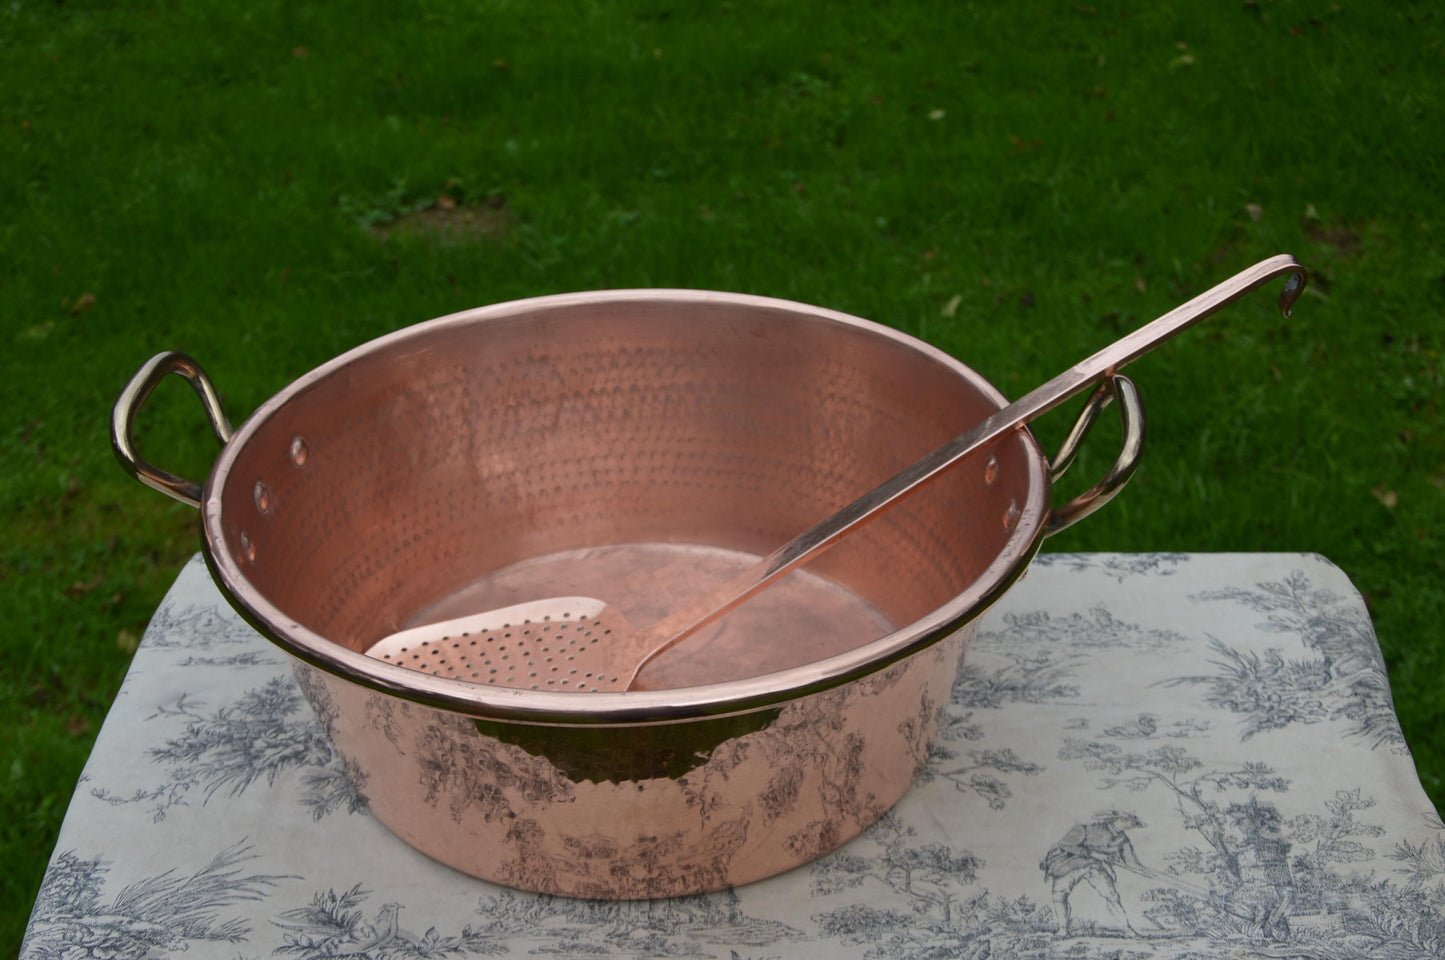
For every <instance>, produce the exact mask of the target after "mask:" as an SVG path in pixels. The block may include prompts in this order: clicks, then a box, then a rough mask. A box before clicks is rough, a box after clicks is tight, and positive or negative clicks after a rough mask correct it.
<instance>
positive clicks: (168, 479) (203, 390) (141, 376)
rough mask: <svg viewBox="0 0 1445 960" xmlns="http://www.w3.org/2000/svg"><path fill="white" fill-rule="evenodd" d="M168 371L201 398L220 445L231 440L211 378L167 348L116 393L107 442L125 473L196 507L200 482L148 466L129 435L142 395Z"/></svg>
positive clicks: (142, 402) (146, 393) (143, 400)
mask: <svg viewBox="0 0 1445 960" xmlns="http://www.w3.org/2000/svg"><path fill="white" fill-rule="evenodd" d="M172 373H178V374H180V375H181V376H183V377H185V378H186V381H187V382H189V383H190V385H191V386H192V387H193V388H194V389H195V391H196V396H198V397H200V398H201V404H202V406H204V407H205V408H206V417H207V419H209V420H210V422H211V431H212V432H213V433H215V435H216V439H217V440H219V441H221V444H222V445H225V444H226V442H227V441H229V440H230V439H231V422H230V421H229V420H227V419H226V414H225V411H223V410H222V409H221V398H220V397H219V396H218V395H217V394H216V388H215V386H214V385H213V384H212V383H211V378H210V377H208V376H206V371H204V370H202V369H201V365H200V364H199V363H197V362H196V361H194V360H192V359H191V358H190V357H188V356H186V355H185V354H184V353H178V352H176V351H174V350H168V351H166V352H165V353H158V354H156V355H155V356H153V357H151V358H150V359H149V360H147V361H146V362H145V363H144V364H142V365H141V368H140V369H139V370H137V371H136V372H135V376H133V377H131V378H130V382H129V383H127V384H126V385H125V389H124V390H122V391H121V392H120V397H119V398H118V399H117V400H116V401H115V409H114V410H112V411H111V415H110V445H111V448H112V449H114V450H115V457H116V459H117V460H119V461H120V465H121V466H122V467H124V468H125V472H126V473H128V474H130V475H131V476H133V477H135V478H136V479H137V480H139V481H140V482H141V483H143V484H145V485H146V486H148V487H150V488H151V489H153V490H159V491H160V492H161V493H164V494H165V495H166V496H168V497H174V498H175V499H177V500H179V501H181V503H188V504H190V505H191V506H193V507H199V506H200V505H201V485H200V484H199V483H192V482H191V481H190V480H185V479H183V478H181V477H178V476H176V475H175V474H172V473H167V472H166V471H164V470H162V469H160V468H159V467H156V466H154V465H152V464H151V463H150V462H149V461H147V460H145V459H144V458H143V457H141V455H140V454H139V453H137V452H136V449H135V438H134V437H133V436H132V435H131V430H132V428H133V427H134V425H135V417H136V414H137V413H139V412H140V408H141V406H142V405H143V404H144V403H145V402H146V398H147V397H149V396H150V394H151V391H152V390H154V389H155V388H156V385H157V384H159V383H160V382H161V381H162V380H164V379H165V378H166V377H167V376H169V375H170V374H172Z"/></svg>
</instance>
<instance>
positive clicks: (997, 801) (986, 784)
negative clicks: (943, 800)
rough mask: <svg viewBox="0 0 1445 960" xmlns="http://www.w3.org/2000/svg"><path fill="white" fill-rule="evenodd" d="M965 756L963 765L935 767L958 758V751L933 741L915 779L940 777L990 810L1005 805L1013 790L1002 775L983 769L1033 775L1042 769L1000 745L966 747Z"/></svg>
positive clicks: (948, 764)
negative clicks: (930, 755)
mask: <svg viewBox="0 0 1445 960" xmlns="http://www.w3.org/2000/svg"><path fill="white" fill-rule="evenodd" d="M968 757H969V760H970V761H971V762H970V763H967V764H965V765H964V766H961V767H954V768H953V769H952V770H938V766H939V765H944V766H953V761H956V760H957V759H958V754H957V753H955V752H954V751H953V750H951V749H949V748H948V747H945V746H943V745H935V746H934V749H933V751H932V758H931V760H930V763H929V765H928V766H927V767H926V768H925V771H924V772H923V773H921V774H920V775H919V777H918V780H917V782H918V783H920V784H923V783H929V782H931V781H932V780H934V779H936V778H937V777H942V778H944V779H945V780H948V781H950V782H951V783H952V784H953V785H954V787H955V789H957V790H959V791H960V792H962V793H972V794H975V795H976V796H978V797H980V798H981V799H983V800H984V801H985V802H986V803H987V804H988V807H989V809H990V810H1002V809H1004V808H1005V807H1006V806H1007V801H1008V800H1009V799H1010V798H1012V797H1013V791H1012V790H1011V789H1009V786H1008V784H1007V783H1006V782H1005V781H1004V780H1003V779H1002V778H1000V777H997V776H993V775H992V774H990V773H988V772H987V771H995V772H997V773H1001V774H1021V775H1023V776H1028V777H1032V776H1036V775H1038V774H1040V773H1042V772H1043V771H1044V768H1043V767H1042V766H1041V765H1039V764H1037V763H1033V762H1031V761H1028V760H1024V759H1023V758H1022V757H1020V756H1019V755H1018V754H1017V753H1015V752H1014V751H1013V749H1012V748H1011V747H1004V748H1003V749H1001V750H970V751H968Z"/></svg>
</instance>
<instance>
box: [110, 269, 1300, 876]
mask: <svg viewBox="0 0 1445 960" xmlns="http://www.w3.org/2000/svg"><path fill="white" fill-rule="evenodd" d="M1277 259H1279V258H1277ZM1284 259H1287V258H1284ZM1289 262H1290V263H1291V264H1292V263H1293V261H1289ZM1270 263H1273V262H1272V261H1271V262H1270ZM1275 267H1276V268H1277V269H1274V272H1273V273H1270V274H1269V276H1273V275H1275V274H1277V273H1281V272H1286V269H1285V267H1284V265H1282V264H1275ZM1296 269H1297V266H1296ZM1262 279H1264V277H1262V278H1261V280H1260V281H1258V282H1262ZM1252 285H1257V282H1256V283H1254V284H1252ZM170 372H177V373H180V374H182V375H183V376H185V377H186V378H187V379H188V380H190V381H191V382H192V384H193V385H194V386H195V387H196V389H197V392H198V393H199V394H200V395H201V396H202V399H203V401H204V402H205V404H206V407H207V410H208V411H209V413H210V416H211V420H212V425H213V427H214V429H215V431H216V433H217V435H218V437H220V438H221V439H222V441H223V443H224V446H223V448H222V451H221V454H220V456H219V457H218V459H217V461H216V463H215V465H214V467H213V469H212V471H211V474H210V476H209V478H208V480H207V481H206V483H205V486H204V488H200V487H198V486H197V485H195V484H192V483H189V482H187V481H185V480H181V479H180V478H176V477H173V476H170V475H169V474H166V473H164V472H163V471H160V470H158V469H157V468H155V467H153V466H151V465H150V464H148V463H146V462H145V461H144V460H142V459H141V458H140V457H139V456H138V455H137V454H136V453H135V451H134V447H133V444H132V443H131V441H130V424H131V422H132V420H133V418H134V416H135V414H136V411H137V409H138V408H139V406H140V405H141V404H142V403H143V402H144V400H145V397H146V395H147V394H148V393H149V392H150V390H151V389H152V388H153V387H154V385H155V384H156V382H158V381H159V380H160V379H162V378H163V377H164V376H166V375H167V374H168V373H170ZM1106 384H1107V385H1108V394H1107V395H1111V396H1117V397H1118V398H1119V399H1120V400H1121V401H1123V402H1121V403H1120V407H1121V408H1122V414H1121V419H1122V420H1123V421H1124V422H1125V424H1126V433H1128V434H1130V435H1132V436H1133V437H1134V439H1135V440H1136V441H1137V440H1138V439H1139V437H1140V435H1141V434H1140V432H1141V431H1142V412H1141V411H1140V410H1139V408H1138V403H1137V397H1136V396H1135V394H1134V392H1133V390H1132V387H1131V386H1130V385H1128V384H1127V381H1124V380H1123V379H1122V378H1111V379H1109V380H1107V381H1106ZM1105 395H1106V394H1100V395H1099V397H1097V398H1096V399H1095V401H1093V402H1091V403H1090V405H1089V406H1088V408H1087V412H1088V416H1089V417H1092V415H1093V414H1094V413H1097V411H1098V409H1099V408H1100V406H1102V402H1101V401H1102V398H1103V397H1104V396H1105ZM1004 405H1005V400H1004V398H1003V396H1002V395H1001V394H999V392H998V391H997V390H996V389H994V388H993V387H992V386H991V385H989V384H988V383H987V382H986V381H984V380H983V379H982V378H981V377H980V376H979V375H978V374H976V373H974V372H973V371H972V370H970V369H969V368H968V367H966V366H964V365H963V364H962V363H960V362H958V361H957V360H954V359H953V358H951V357H949V356H947V355H946V354H944V353H942V352H940V351H938V350H936V349H934V348H933V347H930V346H928V345H927V344H924V343H921V342H919V341H917V340H914V339H912V338H910V337H908V336H906V335H904V334H901V333H899V332H897V331H894V330H890V329H888V328H885V327H882V326H879V325H877V324H873V323H870V322H867V321H864V320H860V319H857V318H855V317H850V316H846V315H844V314H840V313H836V312H833V311H829V310H824V309H821V308H817V307H810V306H804V305H801V304H796V303H790V302H785V301H780V300H772V299H765V298H761V297H752V296H744V295H739V294H723V293H706V292H697V291H675V290H645V291H617V292H603V293H585V294H571V295H562V296H553V297H543V298H539V299H534V300H526V301H520V302H514V303H505V304H500V305H496V306H491V307H484V308H481V309H477V310H471V311H467V312H464V313H459V314H454V315H452V316H448V317H443V318H441V319H438V320H433V321H430V322H428V323H423V324H419V325H417V326H413V327H409V328H407V329H404V330H400V331H398V332H396V333H393V334H391V335H389V336H385V337H382V338H381V339H379V340H376V341H373V342H371V343H368V344H366V345H364V346H361V347H358V348H356V349H354V350H352V351H350V352H348V353H346V354H344V355H342V356H340V357H338V358H336V359H334V360H332V361H330V362H328V363H326V364H324V365H323V366H321V367H319V368H317V369H316V370H314V371H312V372H311V373H308V374H306V375H305V376H303V377H301V378H300V379H298V380H297V381H295V382H294V383H292V384H291V385H290V386H288V387H286V388H285V389H284V390H282V391H281V392H280V393H278V394H277V395H276V396H274V397H273V398H272V399H270V400H268V401H267V402H266V403H265V404H263V405H262V406H261V407H260V408H259V409H258V410H256V412H255V413H253V414H252V415H251V417H250V418H249V419H247V421H246V422H245V423H244V424H243V425H242V426H241V427H240V428H239V429H238V430H237V431H235V433H234V435H232V434H231V431H230V427H229V426H228V424H227V423H226V420H225V417H224V415H223V414H222V413H221V410H220V405H219V402H218V401H217V400H216V396H215V391H214V389H213V388H212V387H211V386H210V382H209V380H208V379H206V378H205V375H204V374H203V373H202V372H201V371H200V369H199V367H197V366H196V365H195V363H194V361H191V360H190V359H189V358H186V357H184V356H183V355H180V354H162V355H160V356H158V357H156V358H153V359H152V361H150V362H149V363H148V364H147V365H146V366H145V367H143V368H142V370H141V371H140V372H139V373H137V375H136V377H135V378H133V380H132V382H131V384H130V385H129V386H128V387H127V389H126V391H125V393H124V394H123V395H122V397H121V400H120V401H119V402H118V404H117V407H116V413H115V418H114V429H115V437H116V446H117V450H118V452H120V453H121V457H122V462H123V463H125V464H126V466H127V468H128V469H130V470H132V471H133V472H135V473H136V474H137V476H138V477H139V478H140V479H142V480H143V481H144V482H146V483H148V484H149V485H151V486H154V487H156V488H157V489H162V490H164V491H165V492H168V493H170V494H171V495H173V496H177V497H178V498H181V499H186V500H189V501H191V502H197V503H198V504H199V505H200V507H201V511H202V533H203V547H204V553H205V556H206V559H207V562H208V563H209V565H210V567H211V570H212V573H213V575H214V577H215V579H216V581H217V583H218V585H219V586H220V588H221V589H222V591H223V592H224V593H225V594H226V596H227V597H228V599H229V600H230V601H231V602H232V603H233V604H234V605H235V606H236V607H237V609H238V610H239V611H240V612H241V613H242V614H243V615H244V616H245V617H246V618H247V619H248V620H249V621H250V622H251V623H252V624H254V625H255V626H256V627H257V628H258V629H259V630H261V631H262V632H263V633H265V634H266V635H267V636H268V637H270V638H271V639H272V640H273V641H275V642H276V643H277V644H279V645H280V646H281V647H283V648H284V649H286V650H287V651H289V652H290V653H292V654H294V655H295V656H296V657H297V658H298V662H297V664H296V673H297V677H298V680H299V682H300V684H301V687H302V689H303V690H304V691H305V692H306V694H307V696H308V698H309V699H310V700H311V702H312V704H313V706H314V707H315V708H316V712H317V715H318V717H319V718H320V720H321V722H322V724H323V725H324V727H325V728H326V730H327V733H328V734H329V735H330V737H331V738H332V740H333V742H334V744H335V746H336V748H337V750H338V751H339V752H340V754H341V755H342V756H343V757H344V758H345V760H346V763H347V767H348V770H349V771H350V772H351V774H352V777H353V780H354V782H355V784H356V786H357V788H358V789H359V791H360V792H361V793H362V794H363V795H364V796H365V797H366V798H367V800H368V802H369V805H370V809H371V811H372V812H373V813H374V814H375V815H376V816H377V817H378V818H379V819H380V820H382V821H383V822H384V823H386V824H387V825H388V826H389V827H390V828H391V829H392V830H393V831H395V832H396V833H397V834H398V835H399V836H400V837H402V838H403V839H404V840H406V841H407V842H408V843H410V844H412V845H414V846H416V847H417V848H419V849H421V850H422V851H424V852H426V853H428V854H430V855H431V856H433V857H436V858H437V859H439V860H442V861H443V862H446V863H448V864H451V865H452V866H454V867H456V868H458V869H460V870H464V871H466V872H468V873H471V874H474V875H476V876H479V877H484V878H486V879H489V880H494V881H497V882H501V883H505V884H509V885H512V886H517V887H521V888H525V889H530V890H537V891H542V892H547V893H556V894H564V895H572V896H589V897H616V898H638V897H657V896H671V895H678V894H683V893H692V892H698V891H704V890H710V889H716V888H720V887H724V886H728V885H734V884H739V883H744V882H747V881H750V880H755V879H759V878H761V877H765V876H769V875H771V874H774V873H777V872H780V871H782V870H785V869H788V868H790V867H792V866H795V865H797V864H801V863H804V862H806V861H808V860H810V859H812V858H814V857H816V856H818V855H820V854H822V853H824V852H826V851H828V850H831V849H833V848H834V847H836V846H838V845H839V844H841V843H843V842H844V841H846V840H847V839H849V838H850V837H852V836H853V835H855V834H857V833H858V832H859V831H860V830H862V829H863V828H864V827H866V826H867V825H868V824H869V823H871V822H872V821H873V820H874V819H876V818H877V817H878V816H879V815H880V814H881V813H882V812H883V811H885V810H886V809H887V808H888V807H889V806H891V805H892V804H893V803H894V802H895V801H896V800H897V799H898V798H899V796H901V795H902V793H903V792H904V791H905V790H906V789H907V788H908V786H909V784H910V783H911V781H912V780H913V777H914V774H915V773H916V771H917V770H918V768H919V766H920V765H921V764H922V763H923V762H924V760H925V758H926V756H927V753H928V749H929V745H930V743H931V740H932V738H933V736H934V733H935V730H936V725H937V716H938V712H939V709H940V707H941V706H942V705H943V704H944V703H945V702H946V700H947V698H948V696H949V693H950V689H951V686H952V683H953V680H954V676H955V673H956V671H957V668H958V664H959V661H960V658H961V657H962V656H963V654H964V651H965V649H966V647H967V644H968V640H969V637H970V636H971V633H972V624H973V621H974V619H975V618H976V617H977V616H978V614H979V613H980V612H982V610H984V609H985V608H986V607H987V606H988V605H989V604H990V603H991V602H992V601H993V600H995V599H996V598H997V597H998V596H999V595H1001V594H1002V593H1003V592H1004V591H1005V590H1006V589H1007V588H1008V587H1009V586H1010V585H1011V584H1012V583H1013V582H1014V581H1015V580H1017V579H1018V577H1020V576H1021V575H1022V574H1023V572H1024V571H1025V569H1026V567H1027V565H1028V562H1029V560H1030V559H1031V558H1032V557H1033V555H1034V554H1035V552H1036V551H1037V550H1038V548H1039V545H1040V543H1041V541H1042V539H1043V537H1044V535H1045V533H1046V532H1047V531H1048V529H1049V525H1050V519H1051V517H1053V516H1055V515H1056V513H1057V512H1056V511H1053V510H1051V508H1050V503H1049V500H1050V489H1051V486H1050V482H1051V481H1050V464H1049V461H1048V459H1047V458H1046V457H1045V456H1044V455H1043V453H1042V452H1041V451H1040V449H1039V447H1038V445H1037V443H1036V442H1035V440H1034V438H1033V436H1032V434H1031V433H1029V432H1028V431H1027V430H1021V431H1020V432H1018V433H1017V434H1014V435H1013V436H1010V437H1008V438H1006V439H1005V440H1003V441H1001V442H1000V443H999V444H998V445H997V446H995V447H993V448H992V449H991V450H988V451H984V452H982V453H981V454H980V455H979V456H978V457H976V458H974V459H972V460H968V461H965V462H963V463H961V464H959V465H958V466H957V467H955V468H952V469H951V470H950V471H949V472H948V473H947V474H945V475H942V476H940V477H939V478H938V479H937V480H936V481H934V482H932V483H931V484H930V485H929V486H928V487H926V488H925V489H923V490H921V491H920V492H918V493H916V494H914V495H912V496H911V497H910V498H909V499H908V500H907V501H905V502H902V503H899V504H898V505H896V506H894V507H892V508H891V509H890V510H889V511H888V512H887V514H886V515H883V516H881V517H880V518H879V519H878V520H877V521H876V522H874V523H872V524H871V525H870V526H868V527H867V528H866V529H864V530H861V531H859V532H857V533H855V534H853V535H852V536H850V537H849V538H848V539H846V540H845V541H843V542H841V543H840V544H839V545H838V546H836V547H835V548H834V549H833V550H832V551H831V552H829V553H828V554H826V555H825V556H823V557H821V558H820V559H818V560H816V561H814V562H813V563H811V564H810V565H809V566H808V567H806V568H804V569H802V570H798V571H794V572H793V573H790V574H789V575H787V576H786V577H785V578H783V579H782V580H781V581H779V582H778V583H777V584H774V585H773V586H771V587H769V588H768V589H767V590H765V591H764V592H763V593H761V594H759V595H758V596H757V597H755V598H754V599H753V600H751V601H750V602H749V603H747V604H744V605H743V606H741V607H739V608H737V609H736V610H734V611H732V612H731V613H729V614H728V615H726V616H725V617H723V618H722V619H721V620H719V621H717V622H716V623H714V624H712V625H711V626H710V627H708V628H707V629H705V630H703V631H700V632H699V633H697V634H695V635H694V636H693V637H691V638H690V639H689V640H687V641H686V642H685V643H683V644H682V645H681V646H679V647H678V648H677V649H676V650H674V651H672V652H671V653H669V654H668V655H667V656H665V657H662V658H659V660H657V661H656V662H655V663H653V664H651V665H650V666H649V667H648V668H647V670H646V672H645V673H644V674H643V676H642V677H641V678H640V680H641V681H642V686H644V687H645V688H646V689H640V690H634V691H629V692H626V693H596V694H589V695H583V694H575V693H549V692H546V691H530V690H517V689H506V688H498V687H487V686H482V685H478V684H475V683H469V682H466V681H463V680H459V679H446V678H439V677H431V676H426V675H423V674H419V673H416V672H415V671H411V670H407V669H405V668H403V667H399V666H395V665H393V664H388V663H383V662H380V661H378V660H376V659H373V658H369V657H367V656H366V655H365V654H364V653H363V651H364V650H366V649H367V648H368V647H369V646H370V645H371V644H373V643H375V642H376V641H377V640H378V639H380V638H381V637H384V636H386V635H388V634H390V633H393V632H395V631H397V630H399V629H402V628H404V627H407V626H409V625H412V624H415V623H417V622H421V621H424V620H426V619H438V618H441V617H446V616H455V615H458V614H461V613H465V612H468V611H469V610H484V609H489V608H492V607H498V606H505V605H507V604H508V603H513V602H518V601H520V600H525V599H531V598H535V597H538V596H548V595H555V594H561V593H575V594H583V595H592V596H606V597H608V598H609V601H610V602H612V603H615V604H617V605H618V606H619V607H621V608H622V609H623V610H624V611H625V612H626V613H627V615H628V616H629V618H631V619H632V620H633V621H634V622H638V623H648V622H650V621H651V620H652V619H656V618H657V617H660V616H662V615H663V614H664V613H666V612H667V611H668V610H669V609H671V608H673V607H675V606H677V605H678V604H679V603H681V602H682V601H684V600H685V599H687V598H688V597H689V596H691V595H693V594H695V593H696V592H698V591H699V590H700V589H703V588H705V587H706V586H707V585H709V584H711V583H714V582H716V581H717V580H720V579H722V578H724V577H726V576H727V575H729V574H730V573H732V572H735V571H736V570H738V569H740V568H741V566H743V565H745V564H746V563H747V562H749V561H750V560H753V559H755V558H756V557H757V556H759V555H762V554H766V553H767V552H768V551H769V550H770V549H772V548H773V547H775V546H776V545H777V544H779V543H781V542H784V541H785V540H787V539H788V538H789V537H791V536H792V535H793V534H795V533H797V532H798V531H799V530H802V529H805V528H807V527H808V526H809V525H810V524H811V523H813V522H814V521H816V520H818V519H819V518H820V517H823V516H826V515H828V514H829V513H830V512H832V511H833V510H834V509H835V508H836V507H837V506H838V505H839V504H841V503H845V502H847V501H848V500H849V499H851V498H852V497H853V496H854V495H856V494H857V493H858V492H859V491H862V490H867V489H869V488H870V487H872V486H874V485H876V484H878V483H879V482H880V481H882V480H884V479H886V478H887V477H888V476H889V475H890V474H892V473H893V472H894V471H895V470H897V469H898V468H899V467H900V466H901V465H903V464H907V463H909V462H911V461H912V460H914V459H916V458H917V457H919V456H920V455H921V454H923V453H925V452H927V451H928V450H930V449H932V448H934V447H936V446H938V445H939V444H940V443H942V442H943V441H944V440H946V439H948V438H949V437H951V436H953V435H954V434H955V433H956V432H957V431H958V429H959V427H960V425H961V424H966V423H969V422H972V421H977V420H981V419H983V418H985V417H986V416H988V415H989V414H990V413H991V412H993V411H996V410H998V409H1000V408H1001V407H1003V406H1004ZM1137 452H1138V444H1137V442H1136V443H1135V444H1134V446H1133V448H1132V452H1131V453H1130V454H1129V455H1128V456H1127V457H1125V458H1123V459H1124V461H1125V462H1120V463H1118V464H1116V468H1115V470H1114V471H1112V472H1111V475H1112V476H1114V478H1115V479H1114V480H1113V481H1111V482H1117V480H1118V478H1119V477H1124V476H1127V474H1128V472H1129V470H1130V469H1132V460H1133V458H1134V457H1136V456H1137ZM1068 509H1069V508H1065V509H1064V514H1063V515H1067V513H1068ZM762 629H766V631H767V632H766V635H759V634H758V631H759V630H762Z"/></svg>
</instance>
